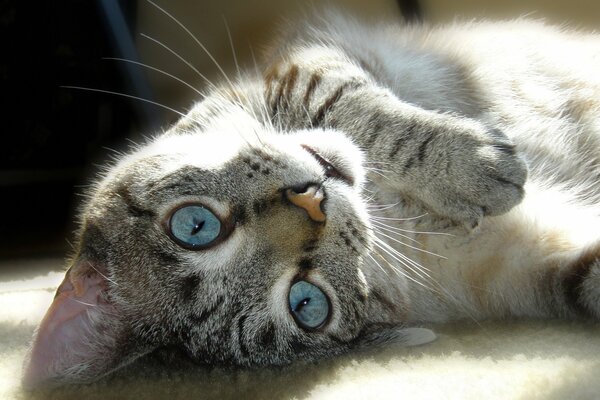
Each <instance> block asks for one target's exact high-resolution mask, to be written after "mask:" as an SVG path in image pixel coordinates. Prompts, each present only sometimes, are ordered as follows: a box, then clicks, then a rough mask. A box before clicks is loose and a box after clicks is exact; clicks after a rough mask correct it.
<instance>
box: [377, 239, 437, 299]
mask: <svg viewBox="0 0 600 400" xmlns="http://www.w3.org/2000/svg"><path fill="white" fill-rule="evenodd" d="M375 245H376V246H377V247H378V248H379V249H381V250H382V251H384V252H385V253H386V254H388V255H389V256H390V257H392V258H394V260H396V261H397V262H399V263H400V264H402V265H404V266H405V267H406V268H408V269H410V270H411V271H413V272H415V273H416V274H417V275H419V276H420V277H421V278H423V279H426V278H425V277H424V276H421V274H419V273H418V272H416V271H414V269H413V268H412V267H410V266H409V265H408V264H407V263H406V262H404V261H403V260H401V259H399V258H397V257H396V256H394V255H393V253H391V252H389V251H388V250H387V249H385V248H384V247H383V246H381V245H380V244H379V243H377V242H376V243H375ZM376 254H378V255H379V256H380V257H381V259H382V260H384V261H385V263H386V264H388V265H389V266H390V268H392V270H393V271H394V272H396V273H397V274H398V275H399V276H403V277H405V278H407V279H408V280H410V281H413V282H414V283H416V284H417V285H419V286H422V287H423V288H425V289H427V290H432V291H436V290H435V288H433V287H430V286H428V285H426V284H425V283H423V282H421V281H419V280H418V279H416V278H415V277H413V276H411V275H410V274H408V273H406V272H405V271H403V270H402V269H400V268H398V267H396V266H394V265H393V264H392V263H390V262H389V261H388V260H387V259H386V258H385V257H383V256H382V255H381V254H379V253H378V252H376Z"/></svg>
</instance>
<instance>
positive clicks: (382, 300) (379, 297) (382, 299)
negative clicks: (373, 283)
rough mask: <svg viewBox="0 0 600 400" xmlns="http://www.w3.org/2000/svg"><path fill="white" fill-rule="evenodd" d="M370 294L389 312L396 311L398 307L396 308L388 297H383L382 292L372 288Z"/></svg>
mask: <svg viewBox="0 0 600 400" xmlns="http://www.w3.org/2000/svg"><path fill="white" fill-rule="evenodd" d="M370 295H371V297H372V298H373V299H374V300H376V301H377V302H378V303H379V304H381V305H382V306H384V307H385V308H387V309H388V310H389V311H390V313H392V314H397V313H398V309H397V308H396V305H395V304H394V302H393V301H391V300H390V299H388V298H387V297H385V296H384V295H383V293H381V292H380V291H379V290H377V289H372V290H371V292H370Z"/></svg>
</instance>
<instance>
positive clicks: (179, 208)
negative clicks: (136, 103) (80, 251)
mask: <svg viewBox="0 0 600 400" xmlns="http://www.w3.org/2000/svg"><path fill="white" fill-rule="evenodd" d="M255 133H257V134H258V135H257V136H254V137H251V136H249V135H245V134H240V133H239V132H238V131H236V130H233V131H225V132H223V131H218V132H213V131H208V132H201V133H200V132H190V133H189V134H179V135H167V136H164V137H161V138H159V139H158V140H156V141H155V142H154V143H152V144H151V145H149V146H148V147H146V148H144V149H143V150H141V151H139V152H137V153H134V154H133V155H132V156H130V157H128V158H127V159H125V160H123V161H122V162H121V163H120V164H119V165H118V166H117V168H116V169H115V170H114V171H113V172H112V173H111V176H109V178H108V180H107V181H105V183H103V184H102V185H101V186H100V187H99V192H98V195H97V196H96V201H95V202H93V203H92V204H90V206H89V208H88V211H87V212H86V216H87V219H86V224H87V225H88V226H93V227H95V229H97V230H98V231H99V235H102V236H103V237H104V240H106V242H107V243H106V244H105V245H104V246H103V247H104V249H99V250H98V251H97V252H98V253H103V254H107V255H109V258H107V259H106V260H103V263H104V264H106V265H107V266H108V270H109V273H110V279H111V282H110V291H109V295H110V297H111V299H112V301H113V302H114V303H115V304H116V305H118V307H120V308H122V309H123V310H124V311H125V313H126V314H127V315H129V316H130V318H131V319H132V320H135V322H134V323H133V330H134V331H135V332H136V335H142V336H144V335H146V336H147V335H151V336H154V337H157V338H158V339H159V340H158V343H157V344H163V343H164V342H172V343H174V344H178V345H181V346H183V347H184V348H185V349H186V350H187V351H188V352H189V354H191V355H192V357H193V358H194V359H197V360H200V361H204V362H211V363H214V362H226V363H236V364H245V365H256V364H274V363H275V364H279V363H284V362H289V361H292V360H293V359H295V358H298V357H302V358H309V359H312V358H316V357H320V356H323V355H326V354H329V353H334V354H335V353H337V352H340V351H341V350H343V348H345V347H347V343H348V342H349V341H351V340H352V339H354V338H355V337H356V336H357V335H358V333H359V331H360V330H361V328H362V327H363V319H364V314H365V312H366V299H367V293H368V287H367V283H366V281H365V278H364V276H363V273H362V271H361V267H362V263H363V258H364V257H365V256H366V254H367V253H368V251H369V247H370V229H369V225H368V224H369V222H368V218H367V216H366V211H365V209H364V206H363V205H362V204H363V201H362V199H361V194H360V190H361V182H362V172H361V168H360V163H361V154H360V152H359V151H358V150H357V149H356V147H354V146H353V145H352V144H351V143H350V142H349V141H348V140H347V139H345V138H344V137H343V136H342V135H340V134H338V133H336V132H327V131H311V132H308V131H304V132H292V133H289V134H287V135H275V134H273V133H272V132H268V131H266V130H262V131H255ZM311 190H314V191H315V192H317V191H318V193H319V195H321V196H322V197H323V198H322V199H321V200H320V201H319V202H318V204H317V203H315V202H314V201H313V203H315V204H317V208H318V209H316V210H311V209H309V207H310V206H309V205H305V204H303V203H302V202H299V205H298V204H296V203H298V202H296V203H295V200H294V198H293V197H292V196H293V195H292V194H290V193H300V194H304V193H305V192H310V191H311ZM313 205H314V204H313ZM317 214H318V215H317ZM303 302H304V303H306V304H304V303H303Z"/></svg>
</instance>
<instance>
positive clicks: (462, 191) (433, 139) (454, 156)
mask: <svg viewBox="0 0 600 400" xmlns="http://www.w3.org/2000/svg"><path fill="white" fill-rule="evenodd" d="M440 129H441V130H437V131H436V132H435V133H434V134H432V135H431V136H430V137H429V138H427V139H425V140H426V142H425V141H424V142H423V144H422V147H421V151H422V152H423V154H422V157H421V158H422V159H423V161H424V162H423V163H422V164H421V168H420V169H419V171H418V173H417V175H418V176H420V179H422V180H423V185H422V187H421V188H419V189H417V193H418V194H419V196H418V197H420V199H421V200H422V201H423V202H424V203H425V204H426V205H427V206H428V207H429V208H430V209H432V210H433V211H434V212H436V213H437V214H439V215H442V216H444V217H447V218H450V219H452V220H453V221H455V222H458V223H461V224H463V225H465V226H466V227H467V228H469V229H473V228H475V227H477V226H478V225H479V223H480V221H481V219H482V218H483V217H484V216H487V215H500V214H503V213H505V212H507V211H509V210H510V209H511V208H513V207H514V206H516V205H517V204H518V203H519V202H520V201H521V200H522V199H523V196H524V190H523V185H524V184H525V180H526V178H527V166H526V164H525V162H524V160H523V159H522V157H521V156H520V155H519V154H518V153H517V151H516V149H515V146H514V144H513V143H512V142H511V141H510V140H509V139H508V138H507V137H506V136H505V135H504V134H503V133H502V132H500V131H499V130H489V129H486V128H485V127H483V126H482V125H480V124H478V123H475V122H472V121H458V122H457V121H456V120H454V121H453V123H450V124H448V125H447V126H446V125H445V126H443V127H441V128H440ZM415 172H417V171H415Z"/></svg>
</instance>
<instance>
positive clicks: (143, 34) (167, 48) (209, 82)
mask: <svg viewBox="0 0 600 400" xmlns="http://www.w3.org/2000/svg"><path fill="white" fill-rule="evenodd" d="M140 36H142V37H143V38H145V39H148V40H151V41H153V42H154V43H156V44H158V45H160V46H162V47H163V48H164V49H165V50H167V51H169V52H170V53H171V54H173V55H174V56H175V57H177V58H178V59H179V60H180V61H181V62H183V63H184V64H185V65H187V66H188V67H190V68H191V69H192V71H194V72H195V73H196V74H197V75H198V76H199V77H200V78H202V79H203V80H204V82H206V83H207V84H208V85H209V86H210V87H211V89H213V90H216V89H217V86H216V85H215V84H214V83H213V82H212V81H211V80H210V79H208V78H207V77H206V76H205V75H204V74H203V73H202V72H200V71H199V70H198V68H196V67H194V65H192V63H191V62H189V61H188V60H186V59H185V58H183V57H182V56H181V55H179V53H177V52H175V51H174V50H172V49H171V48H170V47H169V46H167V45H166V44H164V43H163V42H161V41H159V40H158V39H155V38H153V37H152V36H149V35H146V34H145V33H140Z"/></svg>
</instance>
